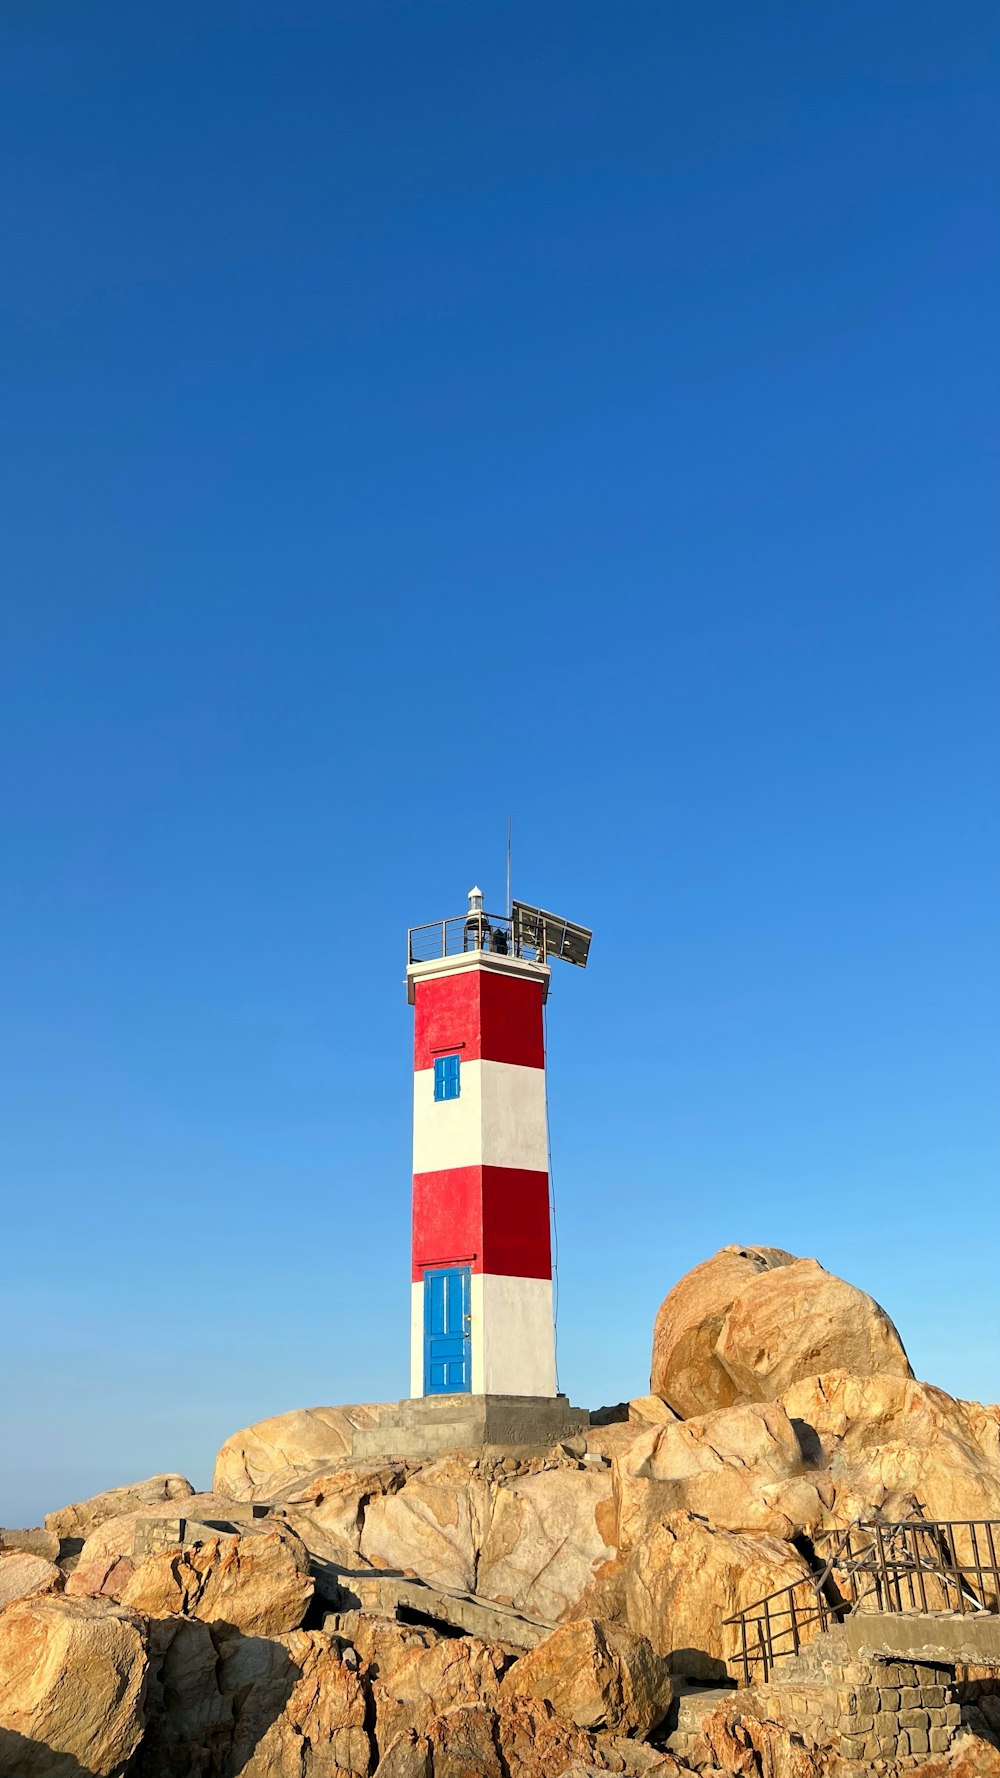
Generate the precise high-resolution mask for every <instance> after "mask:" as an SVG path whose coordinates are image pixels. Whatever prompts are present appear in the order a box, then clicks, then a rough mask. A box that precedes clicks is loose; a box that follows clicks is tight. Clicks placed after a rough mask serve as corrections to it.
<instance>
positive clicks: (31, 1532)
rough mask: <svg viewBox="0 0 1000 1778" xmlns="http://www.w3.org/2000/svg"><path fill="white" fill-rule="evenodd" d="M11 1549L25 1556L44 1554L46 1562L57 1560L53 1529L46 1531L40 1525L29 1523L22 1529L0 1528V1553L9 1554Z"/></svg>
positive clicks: (57, 1548) (57, 1552) (55, 1537)
mask: <svg viewBox="0 0 1000 1778" xmlns="http://www.w3.org/2000/svg"><path fill="white" fill-rule="evenodd" d="M13 1550H16V1551H18V1552H20V1553H21V1554H23V1555H27V1556H44V1557H45V1560H46V1561H47V1562H58V1560H59V1539H58V1537H57V1536H56V1534H55V1532H54V1531H46V1530H45V1528H44V1526H42V1525H31V1526H29V1527H28V1529H26V1530H23V1531H12V1530H9V1529H7V1528H6V1527H3V1528H0V1555H3V1556H7V1555H10V1553H11V1551H13Z"/></svg>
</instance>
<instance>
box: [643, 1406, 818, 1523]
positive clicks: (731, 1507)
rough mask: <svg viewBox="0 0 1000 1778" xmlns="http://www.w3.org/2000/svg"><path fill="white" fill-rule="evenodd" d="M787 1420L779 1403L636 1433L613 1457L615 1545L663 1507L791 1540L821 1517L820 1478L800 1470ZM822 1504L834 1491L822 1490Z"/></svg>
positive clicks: (731, 1410) (721, 1411)
mask: <svg viewBox="0 0 1000 1778" xmlns="http://www.w3.org/2000/svg"><path fill="white" fill-rule="evenodd" d="M801 1470H802V1451H801V1448H800V1445H799V1440H798V1437H797V1435H796V1432H795V1429H794V1427H793V1426H792V1423H791V1421H790V1419H789V1417H788V1415H787V1414H786V1413H785V1410H784V1408H783V1407H781V1406H780V1405H779V1404H778V1403H777V1402H761V1403H752V1404H747V1405H746V1406H743V1407H733V1408H720V1409H718V1410H717V1411H716V1412H715V1413H714V1414H699V1415H697V1416H696V1417H695V1418H693V1419H691V1420H673V1419H672V1420H671V1421H670V1422H669V1423H668V1424H666V1425H664V1426H659V1427H651V1428H650V1429H649V1430H647V1431H646V1432H643V1433H641V1434H640V1435H639V1436H638V1437H637V1438H635V1439H634V1440H633V1441H632V1443H631V1444H630V1445H629V1446H628V1447H627V1449H626V1450H624V1451H623V1452H622V1453H621V1455H620V1456H618V1457H616V1458H615V1461H614V1465H613V1470H612V1474H613V1486H614V1499H615V1510H616V1524H617V1542H618V1547H619V1549H620V1550H628V1549H631V1548H632V1547H633V1546H634V1545H635V1544H638V1543H641V1542H642V1540H643V1538H644V1537H646V1536H647V1535H648V1534H649V1533H650V1532H651V1531H652V1530H654V1529H655V1527H656V1526H657V1525H658V1524H659V1523H660V1522H661V1520H662V1519H663V1518H664V1516H665V1515H666V1514H667V1513H671V1512H682V1511H685V1512H697V1513H700V1514H701V1515H702V1516H703V1517H704V1518H707V1519H708V1520H709V1521H710V1522H711V1523H712V1524H713V1525H715V1526H717V1527H718V1528H719V1529H721V1530H725V1531H762V1532H766V1533H768V1534H769V1535H771V1536H773V1537H782V1538H790V1537H793V1536H795V1535H796V1533H798V1532H800V1531H802V1530H806V1529H807V1530H812V1529H813V1528H815V1527H816V1526H817V1525H819V1524H820V1522H821V1520H822V1519H823V1515H824V1500H823V1499H822V1498H821V1496H820V1493H819V1492H818V1491H817V1485H816V1484H817V1481H819V1482H820V1486H823V1482H822V1480H821V1478H820V1477H819V1476H813V1477H809V1476H805V1475H803V1474H801V1473H800V1472H801ZM824 1492H825V1493H826V1494H827V1502H826V1504H829V1503H830V1502H832V1498H833V1496H832V1490H830V1489H829V1488H824Z"/></svg>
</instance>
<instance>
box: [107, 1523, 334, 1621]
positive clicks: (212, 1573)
mask: <svg viewBox="0 0 1000 1778" xmlns="http://www.w3.org/2000/svg"><path fill="white" fill-rule="evenodd" d="M312 1594H313V1581H312V1577H311V1575H310V1573H309V1557H308V1553H307V1551H306V1549H305V1546H304V1544H303V1543H302V1541H301V1539H300V1538H298V1537H297V1536H296V1535H295V1533H294V1531H292V1530H291V1529H290V1528H289V1527H287V1526H284V1525H281V1524H280V1523H275V1524H271V1523H268V1525H267V1527H266V1529H261V1530H255V1531H250V1529H249V1527H248V1529H247V1531H246V1533H244V1534H242V1535H237V1536H232V1537H227V1536H218V1537H213V1538H209V1539H208V1540H207V1541H206V1542H204V1543H198V1544H193V1545H190V1546H188V1547H186V1548H185V1547H179V1548H176V1549H170V1550H164V1551H163V1552H162V1553H161V1554H159V1555H154V1556H147V1557H146V1558H145V1560H144V1561H142V1562H140V1563H139V1564H138V1566H137V1567H136V1569H135V1572H134V1573H133V1574H132V1575H131V1576H130V1578H129V1580H128V1582H127V1584H126V1586H125V1588H124V1590H123V1592H122V1603H123V1604H125V1605H129V1606H131V1607H132V1608H133V1610H135V1611H141V1612H142V1613H144V1615H145V1616H146V1617H152V1618H162V1617H172V1616H180V1617H193V1618H198V1619H200V1621H201V1622H202V1623H206V1624H227V1625H229V1626H230V1627H231V1628H233V1629H236V1630H241V1631H242V1632H243V1633H244V1634H245V1635H247V1636H277V1635H280V1634H281V1633H282V1631H286V1630H295V1629H297V1628H298V1626H299V1625H300V1624H301V1622H302V1619H303V1617H304V1616H305V1613H306V1608H307V1606H308V1604H309V1601H310V1599H311V1598H312Z"/></svg>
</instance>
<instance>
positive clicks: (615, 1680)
mask: <svg viewBox="0 0 1000 1778" xmlns="http://www.w3.org/2000/svg"><path fill="white" fill-rule="evenodd" d="M502 1690H503V1694H504V1695H505V1696H507V1697H515V1696H516V1697H526V1698H543V1699H546V1700H547V1701H548V1703H550V1704H551V1705H552V1708H553V1710H555V1711H556V1712H557V1714H558V1715H560V1716H564V1717H566V1718H568V1720H569V1721H570V1722H575V1723H576V1724H577V1726H578V1727H579V1728H583V1729H606V1730H609V1731H610V1732H611V1733H612V1734H620V1735H635V1736H638V1737H639V1738H640V1739H643V1738H644V1737H645V1736H647V1735H648V1734H649V1733H650V1732H651V1731H652V1730H653V1729H655V1728H657V1727H658V1726H659V1724H660V1723H661V1722H662V1721H663V1719H664V1717H665V1716H666V1714H667V1712H668V1710H669V1709H670V1706H671V1704H672V1702H673V1697H674V1688H673V1682H672V1681H671V1678H670V1675H669V1672H668V1669H667V1665H666V1663H665V1661H663V1660H662V1659H661V1658H660V1656H658V1655H656V1654H654V1652H653V1650H652V1648H651V1647H650V1644H649V1643H648V1642H647V1640H646V1638H645V1637H644V1636H637V1635H636V1634H635V1633H634V1631H632V1630H628V1629H625V1628H624V1627H622V1626H621V1625H615V1624H606V1623H598V1622H595V1620H594V1619H593V1618H584V1619H581V1620H579V1621H578V1622H576V1623H571V1624H563V1625H561V1626H560V1628H559V1629H558V1630H555V1631H553V1633H552V1635H551V1636H547V1637H546V1639H545V1641H544V1642H540V1643H539V1645H538V1647H537V1648H535V1649H532V1650H531V1651H530V1653H528V1654H526V1655H522V1656H521V1658H520V1660H518V1661H515V1663H514V1665H513V1666H512V1667H511V1669H510V1671H509V1672H508V1673H507V1675H506V1677H505V1678H504V1680H503V1685H502Z"/></svg>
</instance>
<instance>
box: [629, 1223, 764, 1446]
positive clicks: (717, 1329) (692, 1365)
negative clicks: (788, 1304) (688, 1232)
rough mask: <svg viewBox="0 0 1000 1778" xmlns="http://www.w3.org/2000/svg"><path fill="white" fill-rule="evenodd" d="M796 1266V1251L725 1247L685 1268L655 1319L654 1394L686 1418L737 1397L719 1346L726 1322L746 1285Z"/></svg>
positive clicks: (652, 1377)
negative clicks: (689, 1267) (780, 1270)
mask: <svg viewBox="0 0 1000 1778" xmlns="http://www.w3.org/2000/svg"><path fill="white" fill-rule="evenodd" d="M792 1264H794V1255H793V1254H791V1253H785V1252H784V1251H783V1250H782V1249H781V1248H780V1247H722V1248H720V1250H719V1252H718V1253H716V1254H713V1256H712V1258H711V1259H706V1260H703V1261H702V1263H701V1265H699V1266H695V1267H694V1269H693V1270H692V1271H690V1272H687V1273H686V1274H685V1276H684V1277H683V1278H681V1279H680V1281H679V1282H678V1283H677V1284H675V1285H674V1287H673V1289H672V1290H671V1291H670V1292H669V1294H668V1295H667V1296H666V1298H665V1299H664V1301H663V1303H662V1304H661V1305H660V1311H659V1314H658V1315H657V1317H656V1325H655V1327H654V1329H653V1364H652V1373H651V1377H650V1385H649V1386H650V1389H651V1390H652V1393H653V1394H654V1395H659V1396H661V1397H662V1398H663V1400H664V1401H665V1402H668V1403H669V1405H670V1406H671V1407H672V1408H673V1409H674V1411H675V1412H676V1413H678V1414H680V1415H681V1417H682V1418H684V1419H686V1418H687V1417H688V1416H689V1415H692V1414H708V1413H711V1412H712V1410H713V1408H728V1407H731V1406H732V1404H733V1403H734V1402H735V1401H738V1400H739V1391H738V1389H737V1387H736V1384H735V1383H734V1381H733V1379H732V1377H731V1376H730V1375H729V1372H728V1371H727V1370H726V1369H725V1368H724V1366H723V1365H722V1364H721V1363H720V1361H719V1358H718V1355H717V1353H716V1349H715V1348H716V1344H717V1342H718V1339H719V1335H720V1333H721V1331H722V1324H723V1322H724V1321H725V1319H726V1316H727V1315H728V1313H729V1310H730V1308H731V1307H732V1305H733V1303H734V1301H735V1300H736V1297H737V1296H738V1295H739V1293H740V1291H741V1289H742V1288H743V1287H744V1285H746V1284H748V1283H750V1282H751V1281H752V1280H753V1279H754V1278H757V1277H759V1276H760V1275H761V1274H762V1273H769V1272H773V1271H774V1270H776V1269H777V1268H780V1267H781V1266H789V1265H792Z"/></svg>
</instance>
